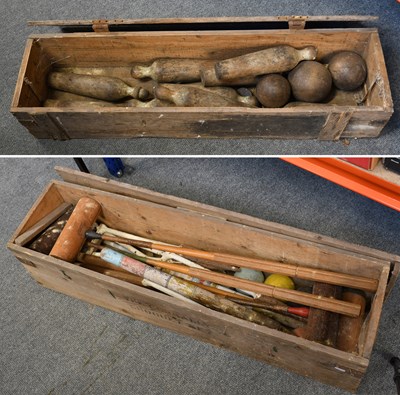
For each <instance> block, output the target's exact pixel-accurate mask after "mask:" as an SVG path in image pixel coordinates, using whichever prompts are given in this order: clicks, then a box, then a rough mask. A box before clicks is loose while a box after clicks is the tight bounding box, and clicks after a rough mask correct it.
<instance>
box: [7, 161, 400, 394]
mask: <svg viewBox="0 0 400 395" xmlns="http://www.w3.org/2000/svg"><path fill="white" fill-rule="evenodd" d="M57 171H58V173H59V174H60V175H61V177H62V178H63V179H64V180H65V181H53V182H51V183H50V184H49V185H48V186H47V187H46V189H45V190H44V192H43V193H42V194H41V196H40V197H39V198H38V200H37V201H36V203H35V204H34V205H33V207H32V208H31V210H30V211H29V212H28V214H27V215H26V217H25V219H24V220H23V222H22V224H21V225H20V226H19V227H18V229H17V230H16V232H15V234H14V235H13V237H12V238H11V240H10V242H9V243H8V248H9V249H10V250H11V251H12V252H13V253H14V255H15V256H16V257H17V258H18V259H19V260H20V261H21V262H22V264H23V265H24V266H25V268H26V269H27V270H28V271H29V272H30V273H31V275H32V277H33V278H34V279H35V280H36V281H37V282H38V283H39V284H41V285H43V286H45V287H48V288H51V289H53V290H56V291H59V292H62V293H64V294H67V295H70V296H72V297H75V298H79V299H82V300H84V301H87V302H89V303H93V304H96V305H99V306H102V307H105V308H107V309H110V310H113V311H116V312H119V313H122V314H125V315H127V316H129V317H132V318H135V319H139V320H143V321H146V322H149V323H151V324H154V325H157V326H160V327H162V328H166V329H168V330H172V331H176V332H178V333H181V334H186V335H188V336H192V337H194V338H196V339H199V340H202V341H205V342H208V343H211V344H214V345H216V346H220V347H223V348H226V349H229V350H232V351H235V352H238V353H240V354H243V355H246V356H249V357H251V358H255V359H258V360H261V361H264V362H267V363H270V364H273V365H276V366H279V367H282V368H285V369H289V370H292V371H294V372H296V373H298V374H301V375H304V376H308V377H312V378H314V379H316V380H319V381H321V382H324V383H327V384H330V385H334V386H338V387H342V388H344V389H346V390H349V391H356V389H357V387H358V386H359V384H360V381H361V379H362V377H363V375H364V374H365V371H366V369H367V366H368V363H369V359H370V356H371V353H372V349H373V345H374V342H375V337H376V334H377V330H378V324H379V319H380V315H381V311H382V307H383V302H384V299H385V295H387V293H388V292H389V291H390V290H391V288H392V287H393V285H394V282H395V280H396V278H397V275H398V271H399V264H400V257H398V256H394V255H392V254H388V253H384V252H381V251H377V250H373V249H370V248H365V247H360V246H356V245H353V244H350V243H346V242H342V241H338V240H335V239H332V238H328V237H324V236H320V235H317V234H314V233H310V232H305V231H302V230H299V229H295V228H291V227H287V226H283V225H280V224H276V223H272V222H267V221H264V220H260V219H256V218H253V217H250V216H246V215H243V214H238V213H235V212H231V211H227V210H223V209H219V208H216V207H212V206H208V205H204V204H200V203H196V202H193V201H189V200H185V199H180V198H176V197H172V196H168V195H163V194H160V193H156V192H152V191H149V190H146V189H142V188H138V187H135V186H131V185H128V184H123V183H120V182H115V181H110V180H107V179H104V178H101V177H97V176H93V175H88V174H84V173H81V172H78V171H73V170H69V169H64V168H57ZM86 195H89V196H91V197H93V198H95V199H96V200H97V201H99V202H100V203H101V205H102V211H103V214H102V217H103V218H102V219H103V220H104V222H105V223H106V224H108V225H109V226H115V227H116V228H118V229H121V230H123V231H128V232H134V233H136V234H139V235H142V236H145V237H151V238H154V239H158V240H161V241H164V242H171V243H178V244H179V243H182V244H183V245H186V246H191V247H196V248H201V249H209V250H216V251H223V252H231V253H237V254H241V255H246V256H249V257H261V258H268V259H273V260H278V261H287V262H292V263H296V264H298V265H305V266H308V267H318V268H324V269H330V270H337V271H341V272H344V273H350V274H357V275H359V274H360V273H362V275H363V276H367V277H370V278H374V279H377V280H378V281H379V287H378V290H377V292H376V294H375V295H374V296H373V298H372V303H371V309H370V312H369V314H368V316H367V318H366V319H365V322H364V324H363V329H362V332H361V335H360V339H359V352H358V353H357V354H355V353H354V354H350V353H347V352H343V351H339V350H336V349H333V348H331V347H328V346H325V345H322V344H319V343H316V342H312V341H308V340H304V339H301V338H298V337H295V336H293V335H290V334H285V333H282V332H279V331H276V330H273V329H269V328H267V327H264V326H260V325H257V324H254V323H250V322H247V321H244V320H241V319H239V318H235V317H232V316H229V315H226V314H224V313H220V312H217V311H213V310H211V309H208V308H206V307H199V306H194V307H193V305H190V304H187V303H186V302H184V301H180V300H177V299H173V298H172V297H169V296H166V295H164V294H160V293H158V292H156V291H152V290H149V289H146V288H142V287H139V286H136V285H133V284H130V283H127V282H124V281H121V280H117V279H114V278H111V277H108V276H106V275H103V274H99V273H96V272H94V271H91V270H89V269H85V268H83V267H80V266H77V265H75V264H71V263H67V262H64V261H61V260H59V259H55V258H53V257H50V256H47V255H44V254H40V253H37V252H35V251H32V250H30V249H28V248H26V247H23V246H21V245H17V243H16V238H17V237H18V236H19V235H21V234H22V233H24V232H25V231H27V230H28V229H31V228H32V227H33V226H35V225H36V224H38V222H39V221H40V220H41V219H42V218H43V217H45V216H46V215H47V214H48V213H49V212H51V211H52V210H54V209H55V208H56V207H58V206H60V205H61V204H63V203H76V202H77V200H78V199H79V198H80V197H82V196H86ZM388 277H389V282H388ZM298 361H302V363H298Z"/></svg>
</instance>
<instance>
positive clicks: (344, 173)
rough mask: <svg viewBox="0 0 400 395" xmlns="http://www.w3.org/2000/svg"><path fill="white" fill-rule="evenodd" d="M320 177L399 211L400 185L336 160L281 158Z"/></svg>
mask: <svg viewBox="0 0 400 395" xmlns="http://www.w3.org/2000/svg"><path fill="white" fill-rule="evenodd" d="M282 160H284V161H286V162H289V163H291V164H293V165H296V166H298V167H301V168H302V169H304V170H307V171H309V172H311V173H314V174H317V175H319V176H320V177H323V178H326V179H327V180H329V181H332V182H334V183H336V184H339V185H341V186H343V187H345V188H347V189H350V190H352V191H354V192H356V193H359V194H360V195H363V196H366V197H368V198H370V199H372V200H375V201H377V202H379V203H381V204H384V205H385V206H388V207H390V208H392V209H394V210H397V211H400V185H396V184H394V183H392V182H389V181H386V180H384V179H382V178H379V177H377V176H375V175H374V174H373V173H372V172H368V171H365V170H362V169H360V168H357V167H355V166H353V165H351V164H350V163H346V162H344V161H342V160H339V159H336V158H292V157H287V158H282Z"/></svg>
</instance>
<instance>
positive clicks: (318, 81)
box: [288, 60, 332, 103]
mask: <svg viewBox="0 0 400 395" xmlns="http://www.w3.org/2000/svg"><path fill="white" fill-rule="evenodd" d="M288 79H289V82H290V85H291V86H292V93H293V96H294V98H295V99H296V100H298V101H305V102H309V103H318V102H321V101H323V100H324V99H325V98H326V97H327V96H328V95H329V93H330V91H331V87H332V76H331V73H330V72H329V71H328V69H327V68H326V67H325V66H324V65H322V64H321V63H318V62H314V61H311V60H306V61H304V62H300V63H299V64H298V65H297V66H296V67H295V68H294V69H293V70H292V71H291V72H290V73H289V76H288Z"/></svg>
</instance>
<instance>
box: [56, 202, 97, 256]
mask: <svg viewBox="0 0 400 395" xmlns="http://www.w3.org/2000/svg"><path fill="white" fill-rule="evenodd" d="M100 211H101V205H100V203H98V202H97V201H96V200H94V199H91V198H89V197H82V198H81V199H79V201H78V203H77V204H76V206H75V208H74V210H73V211H72V214H71V216H70V217H69V219H68V221H67V223H66V224H65V227H64V229H63V230H62V232H61V233H60V236H59V237H58V239H57V241H56V242H55V244H54V246H53V248H52V249H51V251H50V256H53V257H55V258H58V259H62V260H64V261H67V262H75V260H76V258H77V256H78V254H79V252H80V250H81V248H82V247H83V244H84V243H85V233H86V232H87V231H88V230H89V229H91V228H92V227H93V225H94V223H95V221H96V218H97V217H98V215H99V214H100Z"/></svg>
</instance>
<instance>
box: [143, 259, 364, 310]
mask: <svg viewBox="0 0 400 395" xmlns="http://www.w3.org/2000/svg"><path fill="white" fill-rule="evenodd" d="M146 263H148V264H151V265H154V266H158V267H161V268H163V269H168V270H174V271H176V272H179V273H184V274H188V275H189V276H193V277H197V278H199V279H201V280H209V281H212V282H215V283H217V284H221V285H224V286H226V287H233V288H242V289H245V290H248V291H252V292H256V293H260V294H261V295H265V296H270V297H273V298H277V299H281V300H286V301H288V302H296V303H299V304H302V305H305V306H309V307H315V308H317V309H322V310H326V311H331V312H333V313H338V314H343V315H347V316H349V317H358V316H359V315H360V306H359V305H357V304H354V303H349V302H344V301H342V300H338V299H333V298H326V297H323V296H320V295H312V294H308V293H305V292H299V291H295V290H290V289H282V288H276V287H272V286H270V285H266V284H260V283H256V282H254V281H249V280H244V279H241V278H238V277H233V276H230V275H228V274H222V273H215V272H211V271H208V270H202V269H196V268H191V267H187V266H182V265H177V264H175V263H166V262H160V261H156V260H152V259H146Z"/></svg>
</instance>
